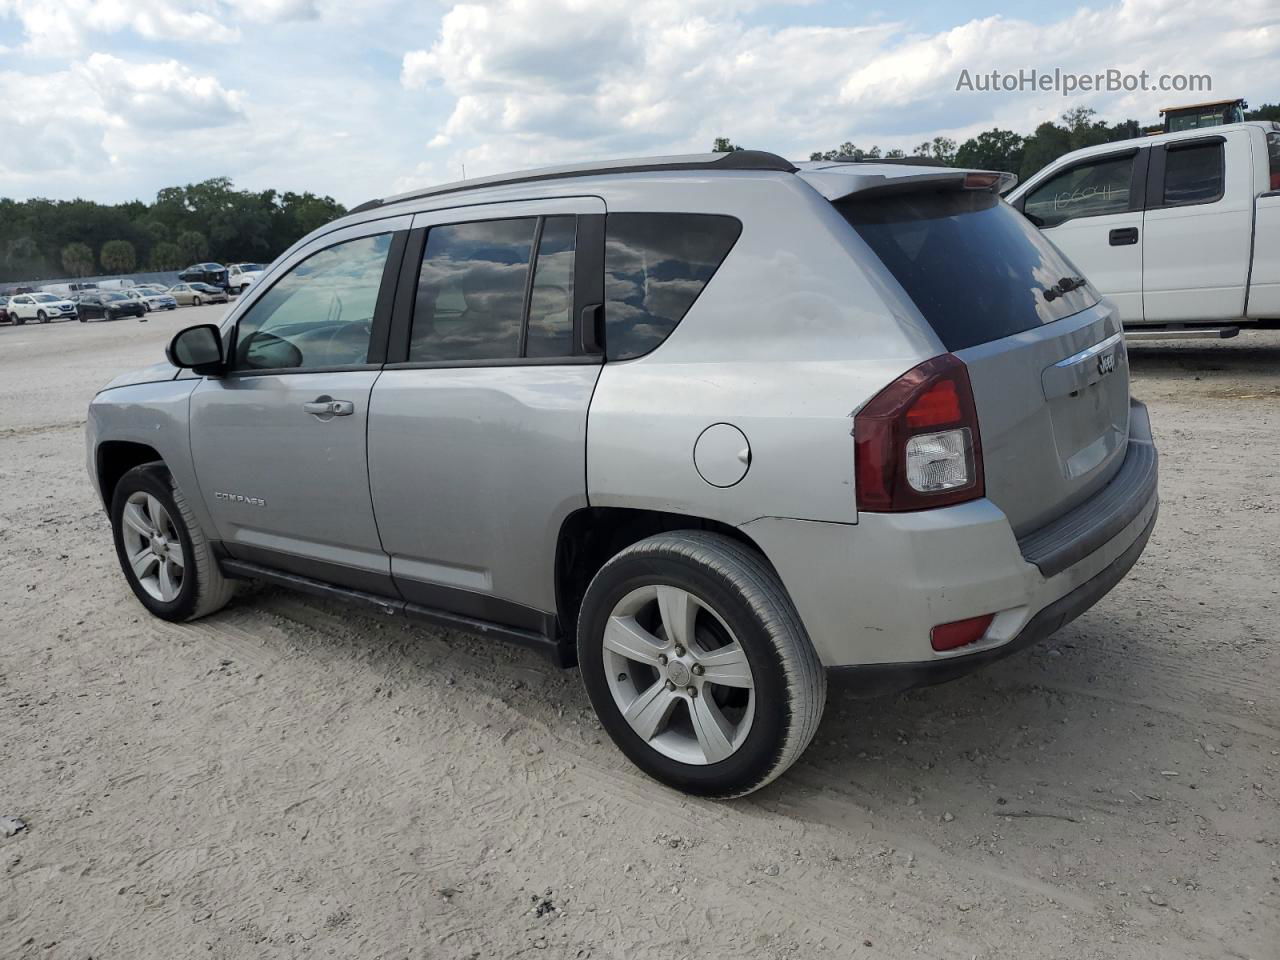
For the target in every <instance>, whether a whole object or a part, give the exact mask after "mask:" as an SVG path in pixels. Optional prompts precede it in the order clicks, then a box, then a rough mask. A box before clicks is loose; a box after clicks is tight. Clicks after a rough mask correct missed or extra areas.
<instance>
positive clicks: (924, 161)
mask: <svg viewBox="0 0 1280 960" xmlns="http://www.w3.org/2000/svg"><path fill="white" fill-rule="evenodd" d="M815 162H817V163H901V164H905V165H906V166H909V167H945V166H947V164H945V163H943V162H942V161H941V160H936V159H934V158H933V157H850V156H842V157H832V158H831V159H830V160H818V161H815Z"/></svg>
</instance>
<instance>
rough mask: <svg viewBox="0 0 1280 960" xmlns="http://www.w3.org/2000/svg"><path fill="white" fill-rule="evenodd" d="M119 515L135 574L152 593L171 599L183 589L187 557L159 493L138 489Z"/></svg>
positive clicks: (139, 581)
mask: <svg viewBox="0 0 1280 960" xmlns="http://www.w3.org/2000/svg"><path fill="white" fill-rule="evenodd" d="M120 519H121V532H122V534H123V537H124V547H125V555H126V556H127V557H128V558H129V566H130V567H131V568H132V570H133V575H134V576H135V577H137V579H138V583H139V584H140V585H141V586H142V589H143V590H145V591H146V592H147V593H148V594H150V595H151V596H152V597H154V598H155V599H157V600H159V601H160V602H161V603H172V602H173V601H174V600H176V599H177V597H178V593H179V592H180V591H181V590H182V582H183V578H184V577H185V575H186V557H185V556H184V554H183V550H182V539H181V538H180V537H179V536H178V529H177V527H175V526H174V523H173V519H172V518H171V517H170V516H169V511H168V510H166V509H165V507H164V504H162V503H161V502H160V501H159V500H158V499H157V498H156V497H154V496H152V495H151V494H149V493H147V492H146V491H145V490H139V491H137V492H136V493H133V494H131V495H130V497H129V499H128V500H127V501H126V502H125V506H124V511H123V513H122V515H121V518H120Z"/></svg>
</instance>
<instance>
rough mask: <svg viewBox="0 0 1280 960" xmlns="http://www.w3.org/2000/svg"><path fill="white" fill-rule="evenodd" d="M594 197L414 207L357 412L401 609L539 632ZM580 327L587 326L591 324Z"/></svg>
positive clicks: (576, 414) (583, 374)
mask: <svg viewBox="0 0 1280 960" xmlns="http://www.w3.org/2000/svg"><path fill="white" fill-rule="evenodd" d="M604 213H605V205H604V201H603V200H601V199H599V198H598V197H565V198H561V199H554V200H551V199H549V200H535V201H520V202H511V203H500V204H486V205H484V206H480V207H469V208H462V209H458V208H454V209H449V210H441V211H437V212H433V213H422V214H417V215H416V216H415V217H414V221H413V226H414V229H413V231H412V232H411V233H410V234H409V243H408V246H407V247H406V250H405V258H404V267H403V269H402V271H401V275H400V286H399V290H398V292H397V295H396V304H395V312H394V319H393V322H392V327H391V340H390V344H389V346H388V355H387V364H386V367H385V368H384V370H383V373H382V376H381V377H380V378H379V379H378V383H377V385H376V386H375V387H374V389H373V396H372V400H371V405H370V413H369V482H370V488H371V490H372V495H373V506H374V511H375V513H376V515H377V519H378V527H379V529H380V530H381V531H382V543H383V546H384V548H385V549H386V551H387V553H389V554H390V555H391V574H392V576H393V578H394V580H395V585H396V588H397V589H398V590H399V591H400V594H401V595H402V596H403V597H404V598H405V600H407V601H408V602H409V603H410V604H411V605H417V606H420V607H425V608H428V609H430V610H432V611H444V612H447V613H450V614H454V615H461V616H464V617H469V618H472V619H478V620H484V621H489V622H493V623H498V624H502V625H504V626H506V627H511V628H517V629H520V630H524V631H529V632H531V633H533V634H538V635H542V636H545V635H547V634H548V633H549V632H550V630H551V624H552V619H551V618H552V615H553V614H554V612H555V609H556V598H555V575H554V571H555V551H556V542H557V538H558V534H559V531H560V526H561V524H562V522H563V521H564V519H565V518H566V517H567V516H568V515H569V514H570V513H572V512H573V511H575V510H577V509H580V508H583V507H586V506H587V505H588V504H587V494H586V471H587V464H586V436H587V409H588V407H589V405H590V403H591V395H592V392H593V391H594V389H595V384H596V379H597V378H598V377H599V375H600V370H601V363H602V361H603V357H601V356H600V355H599V354H598V353H596V352H594V351H593V350H592V349H591V346H592V344H593V343H594V340H593V339H587V340H584V333H583V324H584V319H583V317H584V314H585V315H586V317H587V320H588V321H593V320H594V317H595V315H596V313H595V311H596V309H598V307H599V306H600V305H601V304H602V303H603V300H604V290H603V287H604V267H603V257H604ZM593 327H594V324H593Z"/></svg>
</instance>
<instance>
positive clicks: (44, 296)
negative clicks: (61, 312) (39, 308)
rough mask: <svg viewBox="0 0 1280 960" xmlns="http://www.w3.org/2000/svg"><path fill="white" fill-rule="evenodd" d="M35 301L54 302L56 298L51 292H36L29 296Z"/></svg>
mask: <svg viewBox="0 0 1280 960" xmlns="http://www.w3.org/2000/svg"><path fill="white" fill-rule="evenodd" d="M31 299H32V300H34V301H35V302H36V303H56V302H57V300H58V298H57V297H55V296H54V295H53V294H51V293H37V294H34V295H33V296H32V297H31Z"/></svg>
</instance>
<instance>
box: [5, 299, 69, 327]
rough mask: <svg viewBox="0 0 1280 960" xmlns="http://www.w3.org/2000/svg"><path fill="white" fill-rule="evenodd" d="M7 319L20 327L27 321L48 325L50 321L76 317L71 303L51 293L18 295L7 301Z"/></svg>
mask: <svg viewBox="0 0 1280 960" xmlns="http://www.w3.org/2000/svg"><path fill="white" fill-rule="evenodd" d="M6 309H7V310H8V311H9V317H10V319H11V320H12V322H13V323H15V324H17V325H19V326H21V325H22V324H24V323H26V322H27V321H28V320H38V321H40V322H41V323H49V322H50V321H52V320H74V319H75V318H76V316H77V314H76V305H75V303H74V302H73V301H71V300H67V299H65V298H63V297H58V296H55V295H54V294H52V293H20V294H18V295H17V296H16V297H13V298H11V299H10V300H9V306H8V307H7V308H6Z"/></svg>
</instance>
